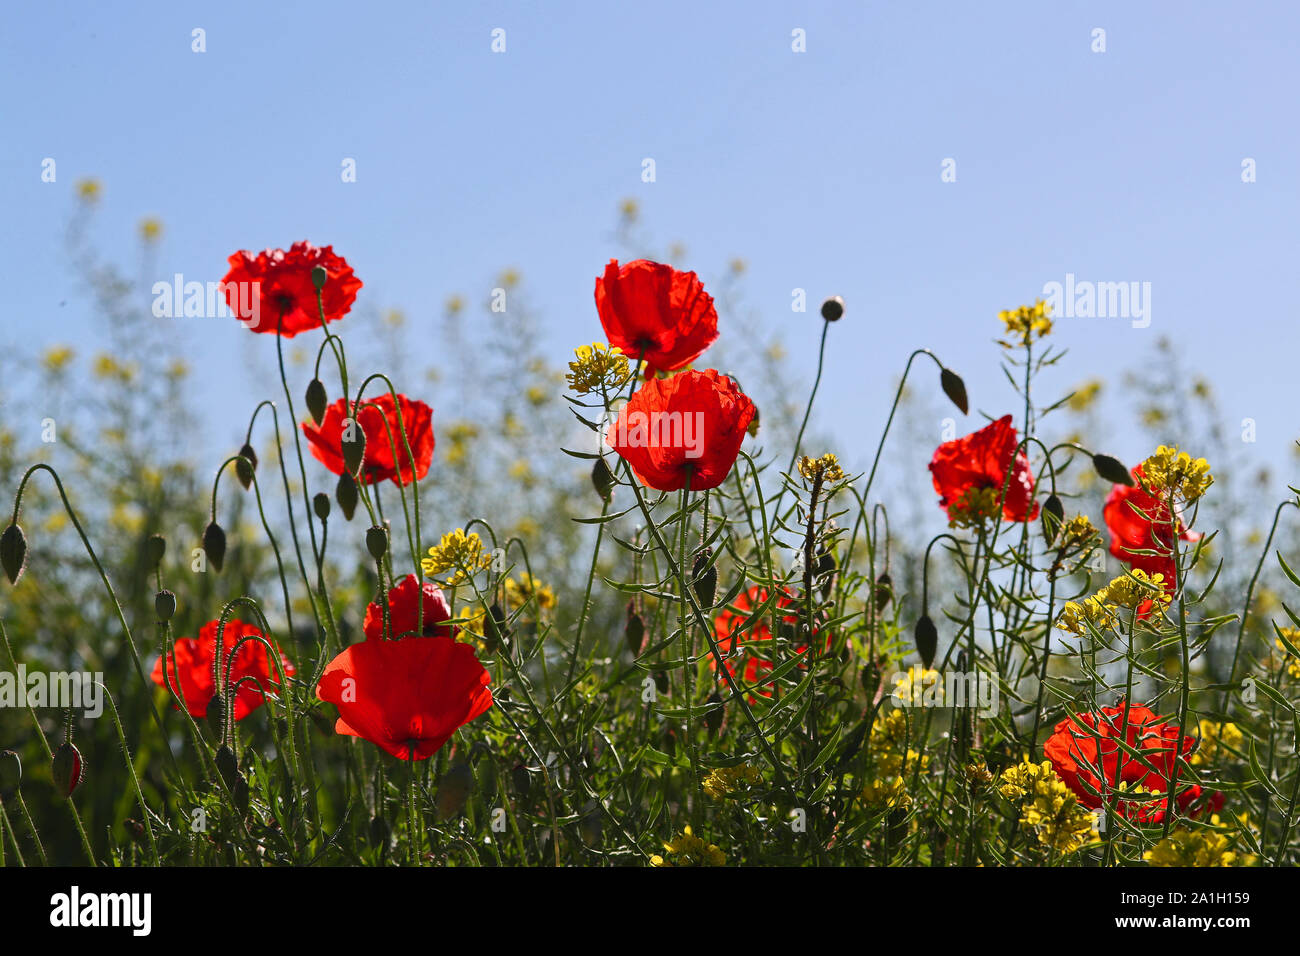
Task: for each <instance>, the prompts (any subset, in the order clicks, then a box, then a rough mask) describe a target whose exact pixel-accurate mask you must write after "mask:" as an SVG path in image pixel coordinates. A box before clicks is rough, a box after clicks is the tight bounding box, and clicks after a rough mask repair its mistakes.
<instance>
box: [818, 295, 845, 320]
mask: <svg viewBox="0 0 1300 956" xmlns="http://www.w3.org/2000/svg"><path fill="white" fill-rule="evenodd" d="M843 317H844V299H843V298H841V297H840V296H838V295H833V296H831V297H830V298H829V299H827V300H826V301H825V302H823V303H822V318H823V319H825V320H826V321H827V322H838V321H839V320H840V319H842V318H843Z"/></svg>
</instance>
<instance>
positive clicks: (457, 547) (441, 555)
mask: <svg viewBox="0 0 1300 956" xmlns="http://www.w3.org/2000/svg"><path fill="white" fill-rule="evenodd" d="M491 564H492V556H491V554H488V553H486V552H485V551H484V550H483V542H482V540H480V538H479V536H478V532H477V531H475V532H472V533H470V534H466V533H465V529H464V528H457V529H456V530H455V531H449V532H447V533H446V534H444V535H443V536H442V540H441V541H440V542H439V543H438V544H437V546H436V547H432V548H430V549H429V556H428V557H427V558H423V559H421V561H420V566H421V567H422V568H423V569H424V573H425V574H427V575H429V576H430V577H433V576H434V575H437V574H445V573H446V572H448V571H454V572H455V573H454V574H453V575H452V577H451V578H450V579H449V580H448V582H447V583H448V584H459V583H460V582H462V581H464V580H466V579H468V577H469V576H470V575H472V574H473V573H474V572H475V571H479V570H482V569H483V568H487V567H490V566H491Z"/></svg>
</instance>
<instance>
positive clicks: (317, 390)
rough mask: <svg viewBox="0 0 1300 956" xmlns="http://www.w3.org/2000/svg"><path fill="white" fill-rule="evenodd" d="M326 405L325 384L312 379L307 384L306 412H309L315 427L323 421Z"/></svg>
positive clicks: (327, 401) (327, 402) (327, 400)
mask: <svg viewBox="0 0 1300 956" xmlns="http://www.w3.org/2000/svg"><path fill="white" fill-rule="evenodd" d="M328 404H329V399H328V398H327V397H326V395H325V383H324V382H322V381H321V380H320V379H318V378H313V379H312V380H311V381H310V382H308V383H307V411H309V412H311V417H312V420H313V421H314V422H316V424H317V425H320V423H321V422H323V421H324V420H325V406H326V405H328Z"/></svg>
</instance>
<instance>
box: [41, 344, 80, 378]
mask: <svg viewBox="0 0 1300 956" xmlns="http://www.w3.org/2000/svg"><path fill="white" fill-rule="evenodd" d="M75 355H76V353H75V352H73V351H72V349H71V348H70V347H69V346H67V345H56V346H53V347H52V348H48V349H46V350H45V355H44V356H42V358H41V361H42V362H43V363H44V365H45V370H46V371H47V372H52V373H54V374H57V373H59V372H62V371H63V369H64V368H65V367H66V366H67V365H68V363H69V362H71V361H72V359H73V358H74V357H75Z"/></svg>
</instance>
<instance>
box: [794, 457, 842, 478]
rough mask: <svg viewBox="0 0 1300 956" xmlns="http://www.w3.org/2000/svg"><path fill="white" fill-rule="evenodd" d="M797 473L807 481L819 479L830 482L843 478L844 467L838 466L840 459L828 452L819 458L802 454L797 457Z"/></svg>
mask: <svg viewBox="0 0 1300 956" xmlns="http://www.w3.org/2000/svg"><path fill="white" fill-rule="evenodd" d="M799 474H801V475H803V476H804V477H805V478H806V479H808V480H809V481H818V480H820V481H822V482H826V483H830V482H836V481H843V480H844V469H843V468H841V467H840V460H839V459H838V458H836V457H835V456H834V455H833V454H831V453H830V452H827V453H826V454H824V455H822V456H821V457H820V458H809V457H808V456H807V455H804V456H803V457H802V458H800V459H799Z"/></svg>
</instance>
